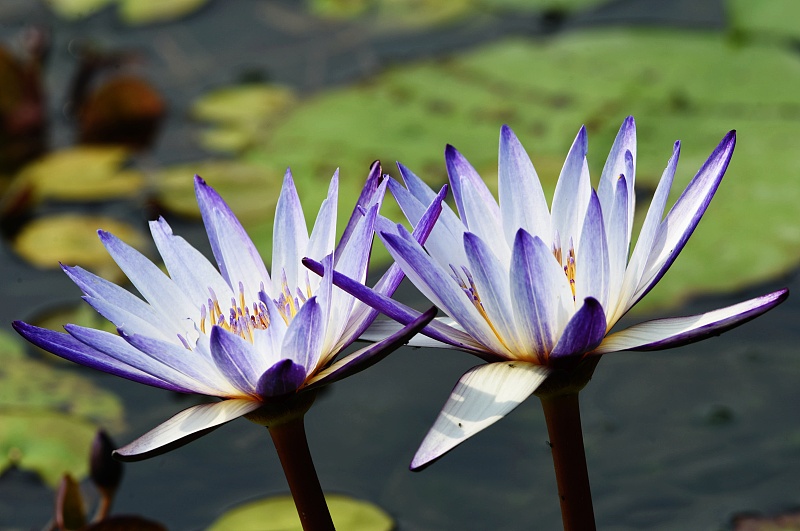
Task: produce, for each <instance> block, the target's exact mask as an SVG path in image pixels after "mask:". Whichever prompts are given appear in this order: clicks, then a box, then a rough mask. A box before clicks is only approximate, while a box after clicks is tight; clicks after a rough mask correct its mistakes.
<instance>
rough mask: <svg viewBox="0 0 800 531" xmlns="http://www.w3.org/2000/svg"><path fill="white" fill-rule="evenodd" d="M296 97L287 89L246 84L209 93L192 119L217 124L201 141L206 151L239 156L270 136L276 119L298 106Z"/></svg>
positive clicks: (195, 107)
mask: <svg viewBox="0 0 800 531" xmlns="http://www.w3.org/2000/svg"><path fill="white" fill-rule="evenodd" d="M296 100H297V97H296V96H295V94H294V92H293V91H292V90H291V89H289V88H286V87H279V86H274V85H266V84H247V85H242V86H238V87H226V88H223V89H219V90H216V91H213V92H210V93H208V94H206V95H205V96H203V97H202V98H200V99H199V100H197V101H196V102H195V103H194V105H193V106H192V110H191V113H192V117H194V118H195V119H197V120H202V121H206V122H214V123H216V124H217V126H216V127H215V128H212V129H207V130H206V131H204V132H203V133H202V135H201V137H200V141H201V144H203V146H204V147H206V148H208V149H210V150H214V151H223V152H239V151H242V150H244V149H246V148H249V147H252V146H253V143H254V142H255V141H256V140H260V139H261V138H262V137H264V136H265V135H268V134H269V131H270V128H271V126H272V124H273V123H275V121H276V120H277V119H279V118H280V117H281V116H282V115H283V114H285V113H286V112H287V111H288V110H289V109H291V107H292V106H293V105H294V104H295V102H296Z"/></svg>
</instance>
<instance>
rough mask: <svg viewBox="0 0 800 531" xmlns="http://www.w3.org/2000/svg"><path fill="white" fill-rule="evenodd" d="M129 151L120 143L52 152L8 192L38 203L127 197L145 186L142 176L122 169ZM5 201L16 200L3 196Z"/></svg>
mask: <svg viewBox="0 0 800 531" xmlns="http://www.w3.org/2000/svg"><path fill="white" fill-rule="evenodd" d="M128 156H129V152H128V150H127V149H125V148H122V147H119V146H108V147H100V146H81V147H75V148H69V149H64V150H61V151H55V152H52V153H50V154H48V155H46V156H44V157H42V158H40V159H39V160H37V161H34V162H32V163H30V164H28V165H27V166H25V167H24V168H23V169H22V170H20V172H19V173H18V174H17V177H16V178H15V180H14V183H13V185H12V190H14V191H13V192H12V191H9V195H12V196H13V195H16V196H26V197H28V198H29V200H31V201H34V202H38V201H42V200H45V199H58V200H61V201H105V200H108V199H114V198H129V197H131V196H132V195H135V194H136V193H138V192H139V191H140V190H142V188H143V187H144V184H145V180H144V176H143V175H142V174H141V173H140V172H138V171H134V170H126V169H122V167H123V165H124V164H125V162H126V161H127V160H128ZM4 202H6V203H8V202H12V203H13V202H15V199H13V198H4Z"/></svg>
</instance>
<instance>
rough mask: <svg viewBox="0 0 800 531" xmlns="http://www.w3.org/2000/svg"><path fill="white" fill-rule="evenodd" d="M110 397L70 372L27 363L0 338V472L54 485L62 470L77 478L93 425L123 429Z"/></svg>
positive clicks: (7, 338) (9, 340)
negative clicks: (31, 475)
mask: <svg viewBox="0 0 800 531" xmlns="http://www.w3.org/2000/svg"><path fill="white" fill-rule="evenodd" d="M122 416H123V408H122V403H121V401H120V399H119V398H117V397H116V396H115V395H114V394H112V393H109V392H108V391H104V390H102V389H100V388H98V387H97V386H95V385H94V384H93V383H92V382H91V381H90V380H88V379H86V378H84V377H82V376H80V375H79V374H77V373H76V372H74V371H71V370H65V369H60V368H54V367H53V366H51V365H50V364H48V363H44V362H41V361H37V360H33V359H29V358H27V357H26V356H25V354H24V351H23V347H22V344H21V342H20V341H19V340H16V338H14V337H13V336H11V335H10V334H7V333H5V332H2V333H0V472H2V471H3V470H5V469H6V468H8V467H9V466H12V465H15V466H18V467H20V468H23V469H26V470H31V471H34V472H37V473H38V474H39V475H41V476H42V478H43V479H44V480H45V481H46V482H47V483H48V484H49V485H51V486H54V485H55V484H56V483H57V482H58V481H59V480H60V478H61V474H62V473H64V472H65V471H67V472H69V473H70V474H72V475H74V476H75V477H83V476H85V475H86V473H87V471H88V459H87V455H88V451H89V450H88V449H89V447H90V444H91V441H92V439H93V438H94V436H95V432H96V431H97V427H98V426H103V427H106V428H108V429H112V430H119V429H122V427H123V421H122Z"/></svg>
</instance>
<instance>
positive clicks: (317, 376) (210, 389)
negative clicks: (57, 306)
mask: <svg viewBox="0 0 800 531" xmlns="http://www.w3.org/2000/svg"><path fill="white" fill-rule="evenodd" d="M380 180H381V176H380V166H379V165H378V164H377V163H376V164H375V165H374V166H373V169H372V172H371V174H370V177H369V179H368V181H367V184H366V186H365V188H364V191H363V192H362V194H361V198H360V199H359V202H358V207H357V209H356V210H355V211H354V212H353V215H352V217H351V219H350V222H349V224H348V225H347V228H346V230H345V232H344V236H343V237H342V240H341V242H340V244H339V246H338V248H336V249H334V245H335V230H336V208H337V193H338V172H337V174H335V175H334V176H333V179H332V181H331V184H330V187H329V190H328V196H327V198H326V199H325V200H324V201H323V203H322V205H321V207H320V210H319V214H318V215H317V219H316V222H315V224H314V228H313V230H312V232H311V235H310V236H309V233H308V230H307V228H306V222H305V218H304V217H303V211H302V207H301V205H300V201H299V198H298V195H297V190H296V189H295V186H294V182H293V180H292V176H291V173H290V172H289V171H287V173H286V176H285V178H284V182H283V188H282V190H281V194H280V197H279V199H278V204H277V208H276V214H275V227H274V239H273V242H274V248H273V259H272V276H271V277H270V275H269V274H268V272H267V269H266V267H265V265H264V262H263V261H262V259H261V258H260V256H259V254H258V252H257V250H256V248H255V246H254V245H253V242H252V241H251V240H250V238H249V237H248V236H247V234H246V233H245V231H244V229H243V228H242V226H241V224H240V223H239V221H238V220H237V219H236V217H235V216H234V214H233V212H232V211H231V209H230V208H229V207H228V205H227V204H226V203H225V202H224V201H223V200H222V198H221V197H220V196H219V195H218V194H217V193H216V192H215V191H214V190H213V189H212V188H211V187H210V186H208V185H207V184H206V183H205V182H204V181H203V180H202V179H201V178H200V177H195V191H196V195H197V201H198V203H199V205H200V211H201V213H202V218H203V222H204V224H205V227H206V231H207V232H208V237H209V241H210V243H211V249H212V251H213V254H214V258H215V259H216V262H217V265H218V266H219V270H217V268H216V267H214V265H212V264H211V263H210V262H209V261H208V260H207V259H206V258H205V257H204V256H203V255H202V254H201V253H200V252H199V251H198V250H196V249H194V248H193V247H192V246H190V245H189V244H188V243H187V242H186V241H185V240H184V239H183V238H181V237H179V236H175V235H173V233H172V230H171V229H170V227H169V225H168V224H167V222H166V221H164V220H163V219H158V220H157V221H152V222H151V223H150V230H151V233H152V235H153V239H154V240H155V244H156V247H157V248H158V251H159V253H160V254H161V257H162V259H163V261H164V264H165V265H166V269H167V270H168V272H169V276H167V275H166V274H164V273H163V272H162V271H161V270H160V269H159V268H158V267H157V266H156V265H155V264H153V263H152V262H151V261H150V260H148V259H147V258H146V257H145V256H143V255H142V254H141V253H139V252H138V251H136V250H135V249H133V248H132V247H130V246H128V245H126V244H125V243H123V242H122V241H121V240H119V239H118V238H116V237H115V236H113V235H111V234H109V233H107V232H104V231H99V235H100V239H101V240H102V242H103V244H104V245H105V247H106V249H107V250H108V252H109V253H110V254H111V256H112V257H113V258H114V260H115V261H116V262H117V264H118V265H119V266H120V268H121V269H122V270H123V271H124V273H125V274H126V275H127V277H128V278H129V279H130V281H131V282H132V283H133V285H134V286H135V287H136V289H137V290H138V291H139V293H141V295H142V297H143V298H144V300H142V299H140V298H139V297H137V296H135V295H133V294H132V293H130V292H128V291H126V290H125V289H123V288H121V287H119V286H117V285H115V284H113V283H111V282H109V281H107V280H104V279H102V278H100V277H98V276H96V275H94V274H92V273H90V272H88V271H86V270H84V269H82V268H80V267H68V266H63V269H64V271H65V272H66V273H67V275H69V277H70V278H71V279H72V280H73V281H74V282H75V283H76V284H77V285H78V286H79V287H80V288H81V290H82V291H83V293H84V296H83V298H84V300H85V301H86V302H88V303H89V304H90V305H91V306H92V307H93V308H94V309H95V310H97V311H98V312H99V313H100V314H101V315H103V316H104V317H105V318H107V319H108V320H110V321H111V322H112V323H114V324H115V325H116V326H117V330H118V334H112V333H108V332H104V331H100V330H95V329H91V328H85V327H82V326H78V325H74V324H68V325H66V326H65V329H66V331H67V333H66V334H64V333H59V332H55V331H52V330H47V329H43V328H38V327H35V326H32V325H30V324H27V323H24V322H20V321H17V322H15V323H14V328H15V329H16V330H17V331H18V332H19V333H20V334H22V335H23V336H24V337H25V338H26V339H28V340H29V341H31V342H32V343H34V344H35V345H37V346H39V347H41V348H43V349H45V350H48V351H50V352H53V353H54V354H57V355H58V356H61V357H63V358H66V359H68V360H71V361H74V362H76V363H80V364H82V365H86V366H89V367H92V368H95V369H99V370H101V371H104V372H108V373H110V374H114V375H117V376H121V377H123V378H127V379H130V380H133V381H136V382H140V383H144V384H148V385H152V386H154V387H160V388H162V389H168V390H171V391H177V392H180V393H196V394H201V395H208V396H212V397H219V398H222V399H223V400H221V401H217V402H213V403H206V404H201V405H196V406H193V407H190V408H188V409H186V410H184V411H182V412H180V413H178V414H177V415H175V416H174V417H172V418H171V419H169V420H167V421H166V422H164V423H163V424H161V425H160V426H158V427H157V428H155V429H154V430H152V431H150V432H149V433H147V434H146V435H144V436H142V437H140V438H139V439H137V440H136V441H134V442H133V443H131V444H129V445H127V446H125V447H124V448H121V449H119V450H117V454H118V455H119V456H122V457H123V458H127V459H133V458H136V459H139V458H144V457H147V456H150V455H155V454H156V453H161V452H162V451H165V450H166V449H168V448H171V447H175V446H179V445H181V444H185V443H186V442H188V441H189V440H191V439H193V438H194V437H196V436H199V435H202V434H204V433H206V432H207V431H210V430H211V429H214V428H216V427H218V426H219V425H221V424H223V423H226V422H228V421H230V420H233V419H235V418H237V417H239V416H242V415H246V414H253V412H256V410H258V409H259V408H262V407H263V406H265V405H270V404H272V405H274V404H275V403H277V404H278V408H279V409H280V407H281V406H280V404H281V403H282V402H281V401H282V399H284V398H285V397H292V396H295V395H298V394H300V393H304V392H305V391H307V390H309V389H313V388H316V387H319V386H321V385H325V384H328V383H330V382H333V381H335V380H338V379H341V378H342V377H344V376H347V375H349V374H352V373H354V372H358V371H359V370H362V369H363V368H365V367H367V366H369V365H371V364H373V363H375V362H376V361H378V360H379V359H381V358H382V357H383V356H385V355H386V354H388V353H389V352H390V351H392V350H394V349H395V348H397V347H398V346H399V345H401V344H402V343H404V342H405V341H406V340H407V338H408V337H410V336H411V335H413V334H414V333H415V331H416V330H418V329H419V328H421V326H422V325H423V324H424V323H425V322H427V321H428V320H430V319H431V318H432V317H433V314H428V315H427V316H424V317H422V319H420V320H419V321H417V322H416V323H415V324H413V325H411V326H409V327H405V328H404V329H403V330H402V331H400V332H399V333H397V334H394V335H392V336H391V337H389V338H387V339H386V340H385V341H381V342H380V343H376V344H374V345H371V346H368V347H366V348H363V349H361V350H359V351H357V352H354V353H352V354H350V355H348V356H346V357H344V358H343V359H341V360H339V361H336V362H334V361H333V360H334V358H335V357H336V356H337V355H338V354H339V353H340V352H341V351H342V350H343V349H344V348H345V347H347V346H348V345H350V343H351V342H352V341H353V340H355V339H356V338H357V337H358V336H359V334H360V333H361V332H363V331H364V329H365V328H366V327H367V326H368V325H369V323H370V322H371V321H372V320H373V319H374V317H375V315H376V312H375V310H373V309H371V308H369V307H368V306H365V305H364V304H362V303H360V302H358V301H356V300H355V299H354V298H353V297H352V296H350V295H348V294H346V293H344V292H342V291H341V290H338V289H333V288H332V284H331V273H332V270H333V267H336V268H337V269H338V270H339V271H341V272H342V273H343V274H346V275H348V276H352V277H353V278H357V279H361V281H363V280H364V279H365V278H366V273H367V262H368V258H369V254H370V249H371V245H372V239H373V226H374V223H375V219H376V216H377V213H378V209H379V207H380V203H381V201H382V198H383V195H384V192H385V188H386V184H385V182H383V183H380ZM379 183H380V184H379ZM437 215H438V211H437V209H436V207H434V208H432V209H431V210H430V211H429V213H428V215H427V218H426V219H427V221H423V223H422V224H421V225H426V226H427V228H425V227H423V228H422V229H421V231H425V230H428V231H429V230H430V226H431V225H432V223H433V222H434V221H435V219H436V216H437ZM421 231H418V234H420V233H421ZM334 251H335V252H334ZM304 256H310V257H314V258H316V259H318V260H322V261H323V262H324V263H325V274H324V275H323V276H322V277H321V278H320V277H319V276H317V275H310V274H309V272H308V271H307V270H306V269H305V268H304V267H302V265H301V259H302V258H303V257H304ZM401 279H402V273H401V272H400V271H399V269H397V268H395V269H394V270H390V271H389V272H388V273H387V275H385V276H384V278H383V279H381V281H380V282H379V284H378V285H377V286H376V288H377V289H378V290H379V291H381V292H382V293H387V294H388V293H391V292H392V291H393V290H394V289H395V288H396V287H397V285H398V284H399V282H400V280H401ZM308 404H309V405H310V402H308ZM302 412H303V413H304V412H305V410H303V411H302ZM273 413H275V412H274V411H272V412H271V414H273ZM278 413H280V411H278Z"/></svg>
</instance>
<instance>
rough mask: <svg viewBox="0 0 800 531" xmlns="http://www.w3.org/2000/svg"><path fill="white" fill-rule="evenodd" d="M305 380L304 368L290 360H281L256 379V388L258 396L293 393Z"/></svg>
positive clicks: (268, 396)
mask: <svg viewBox="0 0 800 531" xmlns="http://www.w3.org/2000/svg"><path fill="white" fill-rule="evenodd" d="M305 380H306V369H305V367H303V366H302V365H298V364H297V363H295V362H293V361H292V360H281V361H279V362H278V363H276V364H275V365H273V366H272V367H270V368H269V369H267V370H266V371H265V372H264V374H262V375H261V377H260V378H259V379H258V384H257V385H256V390H257V392H258V394H259V395H260V396H263V397H264V398H270V397H273V396H280V395H285V394H288V393H294V392H295V391H297V389H298V388H299V387H300V386H301V385H303V382H305Z"/></svg>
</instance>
